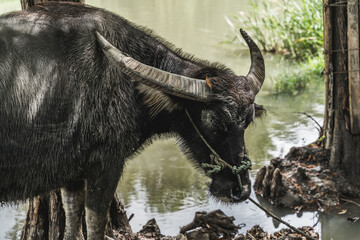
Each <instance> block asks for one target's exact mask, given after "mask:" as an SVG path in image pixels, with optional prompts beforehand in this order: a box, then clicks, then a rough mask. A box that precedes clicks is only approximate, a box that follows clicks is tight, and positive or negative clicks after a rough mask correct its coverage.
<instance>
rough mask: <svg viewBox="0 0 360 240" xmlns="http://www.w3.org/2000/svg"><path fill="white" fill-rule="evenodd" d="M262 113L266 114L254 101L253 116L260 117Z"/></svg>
mask: <svg viewBox="0 0 360 240" xmlns="http://www.w3.org/2000/svg"><path fill="white" fill-rule="evenodd" d="M264 114H266V110H265V108H264V107H263V106H262V105H258V104H256V103H255V118H258V117H262V116H263V115H264Z"/></svg>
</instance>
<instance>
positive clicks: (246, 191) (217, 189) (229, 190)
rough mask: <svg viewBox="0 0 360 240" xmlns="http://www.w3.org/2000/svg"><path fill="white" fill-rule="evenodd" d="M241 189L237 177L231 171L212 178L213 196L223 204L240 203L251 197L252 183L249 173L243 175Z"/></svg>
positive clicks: (211, 190) (211, 188)
mask: <svg viewBox="0 0 360 240" xmlns="http://www.w3.org/2000/svg"><path fill="white" fill-rule="evenodd" d="M241 183H242V187H240V184H239V181H238V179H237V177H236V176H235V175H234V174H232V173H231V172H230V171H225V170H224V171H223V172H220V173H219V174H217V175H214V176H213V177H212V182H211V185H210V192H211V194H212V195H213V196H214V197H216V198H217V199H219V200H220V201H222V202H227V203H238V202H242V201H244V200H246V199H248V198H249V197H250V193H251V181H250V178H249V172H248V171H246V172H244V173H242V174H241Z"/></svg>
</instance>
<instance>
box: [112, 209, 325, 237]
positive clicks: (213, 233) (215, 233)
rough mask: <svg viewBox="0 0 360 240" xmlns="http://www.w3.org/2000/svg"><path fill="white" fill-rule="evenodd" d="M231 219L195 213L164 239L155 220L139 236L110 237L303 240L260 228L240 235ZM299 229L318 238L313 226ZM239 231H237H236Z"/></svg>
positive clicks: (118, 234)
mask: <svg viewBox="0 0 360 240" xmlns="http://www.w3.org/2000/svg"><path fill="white" fill-rule="evenodd" d="M234 220H235V219H234V218H233V217H228V216H226V215H225V214H224V213H223V212H222V211H221V210H216V211H213V212H210V213H206V212H197V213H195V217H194V220H193V221H192V222H191V223H189V224H188V225H186V226H184V227H182V228H181V230H180V233H179V234H178V235H177V236H164V235H162V234H161V232H160V229H159V227H158V225H157V223H156V220H155V219H151V220H149V221H148V223H147V224H146V225H145V226H144V227H143V228H142V230H141V231H139V232H138V233H130V232H121V230H113V235H112V237H113V238H114V239H116V240H117V239H126V240H147V239H153V240H218V239H224V240H225V239H234V240H248V239H251V240H253V239H257V240H268V239H269V240H270V239H279V240H280V239H284V240H285V239H287V240H302V239H306V238H305V237H304V236H302V235H300V234H298V233H295V232H294V231H292V230H290V229H288V228H286V229H282V230H280V231H277V232H275V233H267V232H265V231H264V230H263V229H262V228H261V227H260V226H259V225H255V226H253V227H252V228H251V229H250V230H248V231H246V233H238V232H241V230H240V229H241V227H239V226H236V225H234V223H233V221H234ZM298 229H299V230H301V231H303V232H305V233H306V234H307V235H309V236H310V237H312V238H313V239H319V234H318V233H316V232H315V231H314V229H313V228H312V227H300V228H298ZM239 230H240V231H239Z"/></svg>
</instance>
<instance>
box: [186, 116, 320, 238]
mask: <svg viewBox="0 0 360 240" xmlns="http://www.w3.org/2000/svg"><path fill="white" fill-rule="evenodd" d="M185 113H186V115H187V117H188V118H189V121H190V122H191V124H192V125H193V127H194V129H195V131H196V132H197V134H198V135H199V137H200V138H201V140H202V141H203V142H204V144H205V145H206V146H207V147H208V148H209V150H210V151H211V152H212V154H213V155H214V157H213V158H211V161H212V164H207V163H203V164H202V165H201V167H202V168H203V169H206V168H207V169H209V170H207V171H206V175H208V176H211V175H212V174H217V173H218V172H220V171H221V170H223V169H225V168H226V167H227V168H230V169H231V171H232V173H233V174H235V175H236V177H237V179H238V183H239V187H240V190H241V191H242V189H243V186H242V181H241V176H240V173H241V172H243V171H246V170H250V169H251V159H250V158H249V157H248V156H247V155H246V154H245V155H244V158H243V160H242V161H241V162H240V166H232V165H230V164H229V163H227V162H225V161H224V160H223V159H222V158H221V157H220V155H219V154H218V153H217V152H216V151H215V150H214V149H213V148H212V147H211V146H210V144H209V143H208V142H207V141H206V139H205V138H204V136H203V135H202V134H201V132H200V130H199V129H198V128H197V126H196V125H195V123H194V121H193V120H192V118H191V116H190V114H189V112H188V110H187V109H185ZM249 200H250V201H251V202H252V203H253V204H255V205H256V206H257V207H258V208H260V209H261V210H263V211H264V212H265V213H266V214H268V215H269V216H271V217H272V218H274V219H276V220H277V221H279V222H281V223H283V224H284V225H286V226H287V227H289V228H291V229H292V230H293V231H295V232H297V233H299V234H301V235H303V236H304V237H305V238H306V239H308V240H315V238H313V237H311V236H309V235H308V234H306V233H305V232H303V231H301V230H299V229H297V228H295V227H294V226H292V225H290V224H289V223H288V222H285V221H284V220H282V219H281V218H279V217H278V216H276V215H274V214H273V213H272V212H270V211H268V210H267V209H266V208H264V207H263V206H261V205H260V204H259V203H257V202H256V201H255V200H254V199H252V198H251V197H249Z"/></svg>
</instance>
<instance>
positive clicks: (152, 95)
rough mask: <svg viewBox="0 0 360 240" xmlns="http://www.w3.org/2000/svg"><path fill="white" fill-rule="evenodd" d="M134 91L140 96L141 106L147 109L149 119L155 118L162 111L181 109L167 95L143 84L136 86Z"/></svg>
mask: <svg viewBox="0 0 360 240" xmlns="http://www.w3.org/2000/svg"><path fill="white" fill-rule="evenodd" d="M136 89H137V90H138V91H139V93H140V95H141V96H142V101H143V104H144V105H146V106H147V107H148V109H149V116H150V118H155V117H156V116H157V115H158V114H159V113H161V112H162V111H167V112H172V111H174V110H177V109H181V105H180V104H178V103H177V102H176V101H174V99H173V98H171V97H170V96H169V95H167V94H165V93H163V92H161V91H159V90H157V89H155V88H151V87H149V86H147V85H145V84H138V85H137V87H136Z"/></svg>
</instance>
